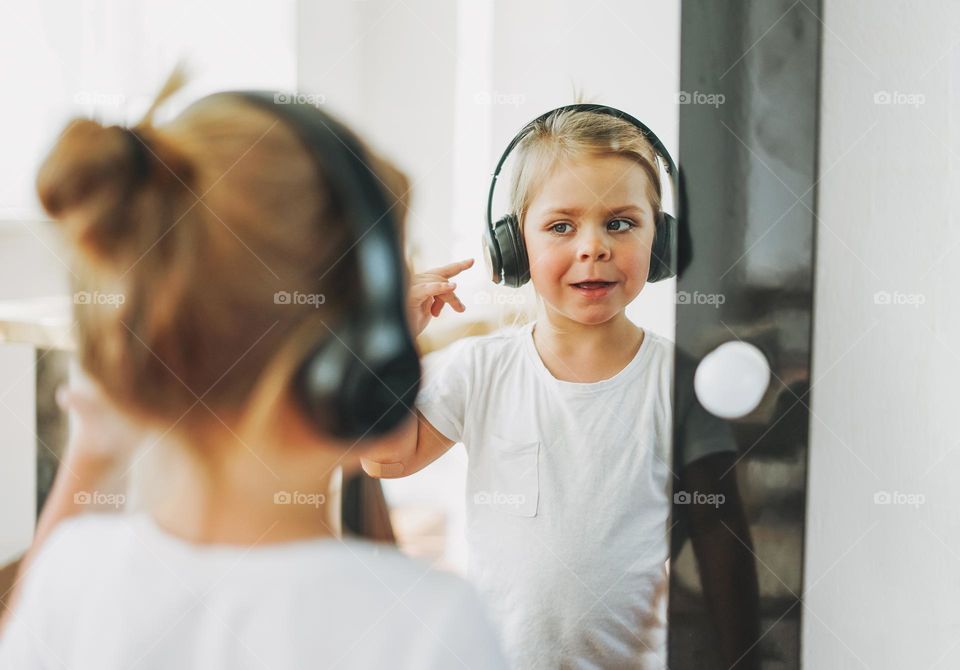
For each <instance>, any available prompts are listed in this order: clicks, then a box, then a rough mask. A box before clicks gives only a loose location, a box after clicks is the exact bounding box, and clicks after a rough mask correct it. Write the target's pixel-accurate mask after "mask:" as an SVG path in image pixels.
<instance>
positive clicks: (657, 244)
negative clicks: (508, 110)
mask: <svg viewBox="0 0 960 670" xmlns="http://www.w3.org/2000/svg"><path fill="white" fill-rule="evenodd" d="M562 112H592V113H596V114H604V115H607V116H612V117H614V118H617V119H620V120H622V121H626V122H627V123H629V124H630V125H632V126H634V127H635V128H637V129H638V130H639V131H640V132H642V133H643V135H644V137H645V138H646V139H647V141H649V142H650V145H651V147H652V148H653V150H654V153H655V155H656V156H658V157H659V158H660V160H659V161H657V162H658V163H659V164H661V165H663V166H664V169H665V170H666V171H667V174H668V176H669V178H670V184H671V190H672V192H673V209H674V211H675V212H676V216H670V215H669V214H665V213H664V212H663V209H662V207H661V210H660V212H655V215H656V219H657V223H656V230H655V233H654V243H653V246H652V248H651V261H650V271H649V273H648V276H647V281H651V282H654V281H660V280H661V279H666V278H668V277H672V276H674V275H675V274H676V268H675V265H676V263H675V260H674V259H675V258H676V257H677V251H676V248H677V246H678V240H679V239H682V240H683V241H686V240H687V235H686V231H685V230H683V228H682V227H681V225H680V223H679V220H680V218H681V215H682V210H683V188H682V186H683V179H682V176H681V175H680V170H679V169H678V168H677V164H676V163H675V162H674V160H673V157H672V156H671V155H670V152H669V151H667V148H666V147H665V146H664V145H663V142H661V141H660V138H659V137H657V135H656V133H654V132H653V131H652V130H650V128H648V127H647V126H646V124H644V123H642V122H641V121H640V120H639V119H636V118H634V117H633V116H631V115H629V114H627V113H626V112H624V111H622V110H619V109H616V108H615V107H608V106H607V105H596V104H583V103H581V104H575V105H565V106H563V107H557V108H556V109H551V110H550V111H548V112H545V113H544V114H541V115H540V116H538V117H537V118H535V119H534V120H533V121H530V122H529V123H527V124H526V125H525V126H524V127H523V128H522V129H521V130H520V132H518V133H517V134H516V135H515V136H514V137H513V139H512V140H510V143H509V144H508V145H507V148H506V149H505V150H504V152H503V154H502V155H501V156H500V160H499V161H497V165H496V167H495V168H494V170H493V175H492V177H491V179H490V191H489V193H488V194H487V229H486V233H485V246H486V249H487V253H488V256H489V258H490V263H491V266H492V269H493V281H494V282H495V283H498V284H499V283H504V284H506V285H508V286H513V287H518V286H522V285H523V284H524V283H526V282H527V281H528V280H529V279H530V267H529V262H528V258H527V251H526V245H525V244H524V241H523V233H522V231H521V230H520V221H519V216H518V214H517V213H516V212H513V213H511V214H508V215H507V216H505V217H503V218H502V219H500V220H499V221H497V222H494V220H493V194H494V191H495V190H496V187H497V179H498V178H499V177H500V171H501V170H502V169H503V165H504V163H506V161H507V158H508V157H509V156H510V153H511V152H512V151H513V150H514V148H515V147H516V146H517V144H519V143H520V142H521V141H523V140H524V139H525V138H526V137H527V136H528V135H529V133H530V132H532V131H533V129H534V128H536V126H537V125H538V124H540V123H542V122H543V121H545V120H546V119H548V118H550V117H551V116H554V115H556V114H560V113H562ZM658 178H659V176H658Z"/></svg>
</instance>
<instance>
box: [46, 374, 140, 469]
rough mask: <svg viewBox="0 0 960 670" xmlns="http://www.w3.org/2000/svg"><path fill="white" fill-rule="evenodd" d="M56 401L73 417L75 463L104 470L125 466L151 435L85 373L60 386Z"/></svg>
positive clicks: (70, 452) (71, 440) (71, 438)
mask: <svg viewBox="0 0 960 670" xmlns="http://www.w3.org/2000/svg"><path fill="white" fill-rule="evenodd" d="M56 398H57V404H58V405H60V407H61V408H62V409H63V410H64V411H66V412H68V413H69V416H70V436H69V438H68V442H67V452H68V454H67V455H68V456H69V457H70V459H71V461H76V460H80V461H83V462H85V463H91V464H97V465H100V466H103V467H110V466H119V465H123V464H125V463H126V462H127V461H129V460H130V457H131V456H132V454H133V453H134V452H135V451H136V449H137V447H139V446H140V445H141V444H142V442H143V441H144V438H145V437H146V435H147V431H146V429H144V428H143V427H142V426H140V425H138V424H136V423H134V422H133V421H132V420H131V419H130V418H128V417H127V416H126V415H124V414H123V413H121V411H120V410H119V409H117V408H116V407H115V406H114V405H113V403H111V402H110V401H109V400H108V399H107V397H106V395H105V394H104V393H103V391H102V390H101V389H100V388H99V386H98V385H97V384H96V383H95V382H93V380H91V379H89V378H88V377H86V376H84V375H82V374H79V375H77V376H76V377H75V378H74V380H73V381H72V382H71V383H69V384H64V385H63V386H60V387H59V388H58V389H57V393H56Z"/></svg>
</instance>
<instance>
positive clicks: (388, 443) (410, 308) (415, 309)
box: [360, 258, 473, 479]
mask: <svg viewBox="0 0 960 670" xmlns="http://www.w3.org/2000/svg"><path fill="white" fill-rule="evenodd" d="M472 265H473V259H472V258H469V259H467V260H464V261H458V262H456V263H450V264H449V265H444V266H442V267H439V268H434V269H433V270H427V271H426V272H421V273H419V274H415V275H413V277H412V279H411V282H410V290H409V292H408V295H407V321H408V322H409V325H410V330H411V332H412V333H413V336H414V337H416V336H418V335H419V334H420V333H421V332H423V329H424V328H426V326H427V324H428V323H429V322H430V319H431V318H433V317H437V316H439V314H440V311H441V310H442V309H443V306H444V305H450V307H451V308H452V309H453V310H454V311H457V312H463V311H464V309H465V307H464V306H463V303H462V302H460V299H459V298H458V297H457V294H456V293H454V290H455V289H456V284H454V283H453V282H451V281H450V280H451V279H452V278H453V277H455V276H456V275H458V274H460V273H461V272H463V271H464V270H467V269H468V268H470V267H471V266H472ZM416 415H417V420H416V422H413V423H411V424H410V425H409V427H405V428H401V429H399V431H400V432H399V434H398V435H395V436H391V437H389V438H387V439H386V440H384V442H383V443H382V444H381V445H379V446H377V447H375V448H373V449H370V450H368V451H367V452H366V453H364V455H363V457H362V458H361V459H360V463H361V465H362V466H363V470H364V472H366V473H367V474H368V475H370V476H371V477H376V478H377V479H394V478H397V477H406V476H407V475H412V474H413V473H414V472H417V471H419V470H422V469H423V468H425V467H426V466H427V465H429V464H430V463H432V462H434V461H435V460H437V459H438V458H440V457H441V456H442V455H443V454H444V453H446V451H447V450H448V449H449V448H450V447H451V446H453V444H454V443H453V442H452V441H451V440H448V439H447V438H446V437H444V435H443V434H442V433H440V431H438V430H437V429H436V428H434V427H433V426H432V425H431V424H430V422H429V421H427V420H426V419H425V418H424V417H423V415H422V414H421V413H420V412H416Z"/></svg>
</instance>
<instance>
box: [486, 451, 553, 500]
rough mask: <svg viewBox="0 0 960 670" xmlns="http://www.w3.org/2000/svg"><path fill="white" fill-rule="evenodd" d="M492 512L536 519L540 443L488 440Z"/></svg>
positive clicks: (538, 492)
mask: <svg viewBox="0 0 960 670" xmlns="http://www.w3.org/2000/svg"><path fill="white" fill-rule="evenodd" d="M490 445H491V447H492V448H493V449H492V451H493V453H492V456H493V490H492V491H491V492H490V495H489V496H488V497H489V502H490V504H491V505H492V506H493V507H494V509H496V510H498V511H500V512H505V513H507V514H512V515H515V516H536V515H537V503H538V502H539V498H540V471H539V468H540V463H539V459H540V442H539V441H536V442H515V441H512V440H505V439H503V438H501V437H496V436H491V440H490Z"/></svg>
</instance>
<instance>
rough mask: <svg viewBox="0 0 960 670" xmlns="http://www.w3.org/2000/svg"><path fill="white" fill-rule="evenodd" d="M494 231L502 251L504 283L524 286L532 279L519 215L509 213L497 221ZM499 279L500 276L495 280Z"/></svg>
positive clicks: (516, 286) (515, 286)
mask: <svg viewBox="0 0 960 670" xmlns="http://www.w3.org/2000/svg"><path fill="white" fill-rule="evenodd" d="M493 231H494V235H495V236H496V243H497V247H498V250H499V252H500V265H501V268H502V270H503V283H504V284H505V285H506V286H512V287H513V288H518V287H520V286H523V285H524V284H526V283H527V282H528V281H529V280H530V264H529V262H528V260H527V248H526V246H525V245H524V243H523V234H522V233H521V232H520V223H519V221H517V217H516V216H515V215H514V214H507V215H506V216H505V217H503V218H502V219H500V220H499V221H497V223H496V225H494V227H493ZM497 279H499V278H496V279H495V280H494V281H497ZM497 283H499V282H497Z"/></svg>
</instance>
